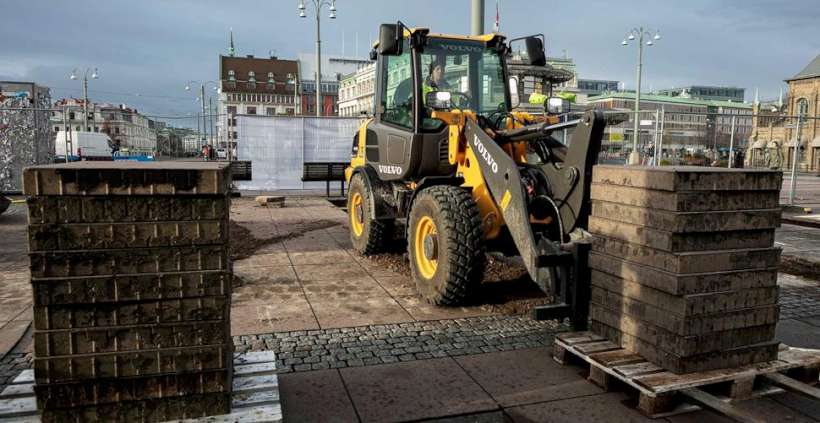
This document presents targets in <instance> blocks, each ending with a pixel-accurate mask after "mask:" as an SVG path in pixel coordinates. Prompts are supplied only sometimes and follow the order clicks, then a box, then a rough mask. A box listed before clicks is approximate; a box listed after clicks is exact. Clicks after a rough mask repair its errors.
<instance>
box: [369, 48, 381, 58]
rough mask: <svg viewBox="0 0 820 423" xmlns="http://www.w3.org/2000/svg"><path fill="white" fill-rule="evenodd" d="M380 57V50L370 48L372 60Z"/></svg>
mask: <svg viewBox="0 0 820 423" xmlns="http://www.w3.org/2000/svg"><path fill="white" fill-rule="evenodd" d="M378 58H379V52H377V51H376V49H375V48H374V49H373V50H370V60H376V59H378Z"/></svg>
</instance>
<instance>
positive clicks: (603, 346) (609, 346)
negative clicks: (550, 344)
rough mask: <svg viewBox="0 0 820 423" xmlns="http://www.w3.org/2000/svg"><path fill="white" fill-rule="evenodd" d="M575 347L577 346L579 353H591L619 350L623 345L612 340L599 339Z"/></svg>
mask: <svg viewBox="0 0 820 423" xmlns="http://www.w3.org/2000/svg"><path fill="white" fill-rule="evenodd" d="M573 348H575V350H576V351H578V352H579V353H582V354H586V355H589V354H592V353H596V352H601V351H611V350H617V349H620V348H621V347H620V346H618V345H616V344H614V343H612V342H611V341H598V342H590V343H588V344H577V345H575V346H574V347H573Z"/></svg>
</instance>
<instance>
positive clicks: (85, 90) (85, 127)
mask: <svg viewBox="0 0 820 423" xmlns="http://www.w3.org/2000/svg"><path fill="white" fill-rule="evenodd" d="M78 71H79V69H76V68H75V69H74V70H73V71H71V76H70V77H69V78H70V79H72V80H74V79H77V78H78V76H77V74H78V73H79V72H78ZM89 71H91V69H89V68H86V69H85V72H83V131H88V129H89V128H88V72H89ZM98 78H99V75H97V68H94V72H93V73H92V74H91V79H98Z"/></svg>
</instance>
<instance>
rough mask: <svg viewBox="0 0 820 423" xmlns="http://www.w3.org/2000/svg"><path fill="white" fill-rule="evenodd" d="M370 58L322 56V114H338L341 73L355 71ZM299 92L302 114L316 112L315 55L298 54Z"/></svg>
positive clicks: (368, 61)
mask: <svg viewBox="0 0 820 423" xmlns="http://www.w3.org/2000/svg"><path fill="white" fill-rule="evenodd" d="M370 63H371V61H370V60H365V59H357V58H351V57H338V56H322V78H321V79H322V82H321V83H322V85H321V90H322V101H321V104H322V116H337V115H338V114H339V110H338V101H339V81H340V80H341V78H342V75H349V74H351V73H353V72H356V71H357V70H358V69H359V68H360V67H362V66H365V65H368V64H370ZM299 75H300V93H301V99H302V101H301V103H302V114H304V115H315V114H316V56H315V55H313V54H309V53H300V54H299Z"/></svg>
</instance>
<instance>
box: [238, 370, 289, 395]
mask: <svg viewBox="0 0 820 423" xmlns="http://www.w3.org/2000/svg"><path fill="white" fill-rule="evenodd" d="M265 389H276V390H278V389H279V379H278V378H277V376H276V375H275V374H273V375H261V376H240V377H235V378H234V379H233V390H234V392H239V391H246V392H247V391H260V390H265Z"/></svg>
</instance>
